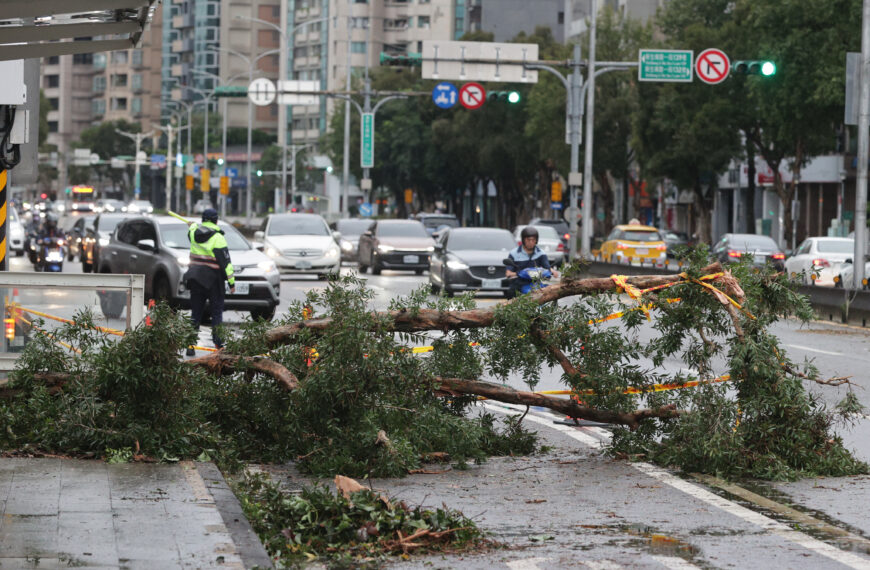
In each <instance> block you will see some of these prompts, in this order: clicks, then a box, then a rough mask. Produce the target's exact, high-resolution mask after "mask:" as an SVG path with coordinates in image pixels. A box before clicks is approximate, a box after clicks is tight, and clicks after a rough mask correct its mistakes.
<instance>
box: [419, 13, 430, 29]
mask: <svg viewBox="0 0 870 570" xmlns="http://www.w3.org/2000/svg"><path fill="white" fill-rule="evenodd" d="M431 22H432V18H431V17H430V16H417V27H418V28H429V26H430V25H431Z"/></svg>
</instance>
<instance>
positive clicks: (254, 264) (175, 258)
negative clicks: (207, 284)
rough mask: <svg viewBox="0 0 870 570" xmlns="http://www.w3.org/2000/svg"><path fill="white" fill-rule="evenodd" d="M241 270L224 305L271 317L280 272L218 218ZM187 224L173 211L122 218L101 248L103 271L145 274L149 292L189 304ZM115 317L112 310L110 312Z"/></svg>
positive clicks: (182, 305) (179, 304) (149, 295)
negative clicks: (162, 214)
mask: <svg viewBox="0 0 870 570" xmlns="http://www.w3.org/2000/svg"><path fill="white" fill-rule="evenodd" d="M218 226H219V227H220V228H221V230H223V232H224V237H226V240H227V246H228V247H229V250H230V260H231V261H232V264H233V268H234V269H235V271H236V274H235V276H236V291H235V293H229V292H227V296H226V300H225V301H224V306H225V307H226V308H227V309H229V310H232V311H249V312H250V313H251V316H252V317H254V318H262V319H271V318H272V316H274V314H275V308H276V307H277V306H278V302H279V297H278V296H279V293H280V288H281V276H280V275H279V274H278V269H277V267H276V266H275V262H274V261H272V260H271V259H269V258H268V257H266V255H264V254H263V253H262V252H261V251H258V250H256V249H254V248H253V247H252V246H251V244H250V243H249V242H248V240H246V239H245V237H244V236H242V234H240V233H239V231H238V230H237V229H236V228H234V227H233V226H231V225H230V224H227V223H226V222H218ZM187 230H188V225H187V224H186V223H184V222H182V221H180V220H178V219H176V218H173V217H171V216H154V217H152V216H134V217H131V218H128V219H125V220H123V221H122V222H121V223H119V224H118V227H117V228H116V229H115V231H114V232H113V233H112V235H111V237H110V238H109V243H108V245H106V246H104V247H103V249H102V251H101V252H100V265H99V268H100V273H141V274H143V275H145V297H146V298H148V299H157V300H165V301H167V302H168V303H169V304H170V305H172V306H174V307H180V308H185V309H186V308H190V291H189V290H188V289H187V288H186V287H185V285H184V283H183V280H182V277H183V275H184V273H185V272H186V271H187V269H188V266H189V264H190V241H189V239H188V237H187ZM109 316H111V315H109Z"/></svg>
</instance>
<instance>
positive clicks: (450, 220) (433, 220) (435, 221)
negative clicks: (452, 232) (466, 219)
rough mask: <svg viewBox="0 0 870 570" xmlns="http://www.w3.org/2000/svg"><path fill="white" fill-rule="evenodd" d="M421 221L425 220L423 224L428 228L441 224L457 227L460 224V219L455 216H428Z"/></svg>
mask: <svg viewBox="0 0 870 570" xmlns="http://www.w3.org/2000/svg"><path fill="white" fill-rule="evenodd" d="M420 221H421V222H423V225H424V226H426V227H427V228H437V227H440V226H450V227H451V228H455V227H457V226H459V221H458V220H457V219H456V218H454V217H453V216H444V217H440V216H427V217H425V218H423V219H422V220H420Z"/></svg>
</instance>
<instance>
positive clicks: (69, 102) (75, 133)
mask: <svg viewBox="0 0 870 570" xmlns="http://www.w3.org/2000/svg"><path fill="white" fill-rule="evenodd" d="M88 39H90V38H88ZM93 75H94V67H93V55H92V54H89V53H87V54H76V55H63V56H52V57H47V58H44V59H43V61H42V66H41V70H40V89H42V92H43V94H44V95H45V97H46V98H47V99H48V104H49V108H50V110H49V112H48V117H47V119H48V139H47V141H46V142H47V143H48V144H52V145H56V146H57V149H58V152H59V153H60V154H61V156H62V155H63V154H65V153H66V152H67V151H68V150H69V149H70V143H72V142H73V141H76V140H78V138H79V136H80V135H81V132H82V131H83V130H85V129H86V128H88V127H89V126H91V96H92V86H93V79H92V77H93Z"/></svg>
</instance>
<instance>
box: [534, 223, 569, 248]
mask: <svg viewBox="0 0 870 570" xmlns="http://www.w3.org/2000/svg"><path fill="white" fill-rule="evenodd" d="M529 225H530V226H550V227H552V228H553V229H554V230H556V233H557V234H559V239H560V240H562V245H564V246H565V250H566V251H567V250H568V240H569V239H571V227H570V226H569V225H568V222H566V221H565V220H563V219H562V218H556V219H555V220H547V219H544V218H534V219H532V221H531V222H529Z"/></svg>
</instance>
